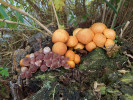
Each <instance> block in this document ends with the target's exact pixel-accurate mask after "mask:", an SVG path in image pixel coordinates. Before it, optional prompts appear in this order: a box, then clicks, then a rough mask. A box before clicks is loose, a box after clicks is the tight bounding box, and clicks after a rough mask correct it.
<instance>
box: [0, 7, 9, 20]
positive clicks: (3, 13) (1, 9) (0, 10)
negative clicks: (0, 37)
mask: <svg viewBox="0 0 133 100" xmlns="http://www.w3.org/2000/svg"><path fill="white" fill-rule="evenodd" d="M0 13H1V14H2V15H3V17H4V18H5V19H7V20H9V17H8V15H7V13H6V11H5V10H4V9H3V7H2V6H1V5H0Z"/></svg>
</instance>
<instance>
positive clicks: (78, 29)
mask: <svg viewBox="0 0 133 100" xmlns="http://www.w3.org/2000/svg"><path fill="white" fill-rule="evenodd" d="M80 30H82V28H76V29H75V30H74V31H73V36H76V34H77V33H78V32H79V31H80Z"/></svg>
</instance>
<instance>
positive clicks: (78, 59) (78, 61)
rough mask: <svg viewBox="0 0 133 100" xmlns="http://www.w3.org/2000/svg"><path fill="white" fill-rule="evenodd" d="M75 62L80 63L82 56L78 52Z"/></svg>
mask: <svg viewBox="0 0 133 100" xmlns="http://www.w3.org/2000/svg"><path fill="white" fill-rule="evenodd" d="M74 62H75V63H76V64H78V63H80V56H79V55H78V54H75V58H74Z"/></svg>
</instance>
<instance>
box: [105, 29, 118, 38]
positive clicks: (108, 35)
mask: <svg viewBox="0 0 133 100" xmlns="http://www.w3.org/2000/svg"><path fill="white" fill-rule="evenodd" d="M103 33H104V36H106V38H108V39H112V40H114V39H115V37H116V32H115V31H114V30H113V29H105V30H104V31H103Z"/></svg>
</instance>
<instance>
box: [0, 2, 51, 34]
mask: <svg viewBox="0 0 133 100" xmlns="http://www.w3.org/2000/svg"><path fill="white" fill-rule="evenodd" d="M0 3H1V4H3V5H5V6H8V7H10V8H12V9H14V10H16V11H18V12H20V13H21V14H23V15H25V16H28V17H30V18H31V19H32V20H34V21H35V22H36V23H37V24H38V25H40V26H41V27H42V28H43V29H44V30H46V31H47V32H48V33H49V35H52V32H51V31H50V30H49V29H48V28H47V27H45V26H44V25H43V24H42V23H41V22H39V21H38V20H37V19H36V18H34V17H32V16H31V15H30V14H28V13H26V12H25V11H23V10H21V9H19V8H17V7H15V6H13V5H11V4H9V3H7V2H4V1H2V0H0Z"/></svg>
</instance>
